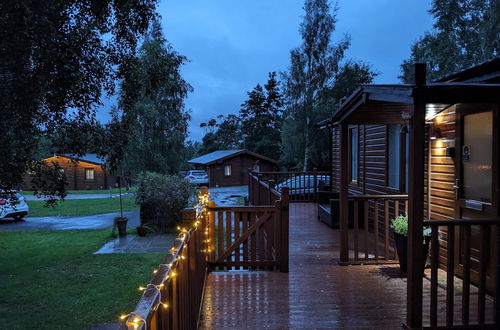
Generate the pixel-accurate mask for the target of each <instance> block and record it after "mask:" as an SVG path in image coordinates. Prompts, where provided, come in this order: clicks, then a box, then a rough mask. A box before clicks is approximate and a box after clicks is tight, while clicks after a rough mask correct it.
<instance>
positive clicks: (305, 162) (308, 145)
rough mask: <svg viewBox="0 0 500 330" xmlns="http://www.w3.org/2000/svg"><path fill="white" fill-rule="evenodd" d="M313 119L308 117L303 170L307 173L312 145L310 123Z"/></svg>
mask: <svg viewBox="0 0 500 330" xmlns="http://www.w3.org/2000/svg"><path fill="white" fill-rule="evenodd" d="M310 121H311V119H310V118H309V115H308V116H307V117H306V132H305V134H304V143H305V146H304V166H303V168H302V170H303V171H304V172H305V171H307V168H308V167H309V149H310V145H311V141H309V140H310V136H309V123H310Z"/></svg>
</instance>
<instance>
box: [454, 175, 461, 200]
mask: <svg viewBox="0 0 500 330" xmlns="http://www.w3.org/2000/svg"><path fill="white" fill-rule="evenodd" d="M453 189H454V190H455V200H458V199H459V198H460V179H456V180H455V185H454V186H453Z"/></svg>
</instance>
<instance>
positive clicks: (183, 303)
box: [123, 59, 500, 329]
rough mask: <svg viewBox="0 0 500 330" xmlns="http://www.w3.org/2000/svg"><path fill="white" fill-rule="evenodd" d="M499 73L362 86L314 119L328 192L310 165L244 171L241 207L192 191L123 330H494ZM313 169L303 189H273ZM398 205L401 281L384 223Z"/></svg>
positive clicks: (499, 225) (497, 320)
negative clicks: (323, 133) (326, 160)
mask: <svg viewBox="0 0 500 330" xmlns="http://www.w3.org/2000/svg"><path fill="white" fill-rule="evenodd" d="M499 78H500V60H498V59H497V60H494V61H492V62H489V63H485V64H483V65H480V66H477V67H475V68H471V69H469V70H465V71H463V72H461V73H457V74H455V75H452V76H449V77H447V78H444V79H442V80H439V81H436V82H427V81H426V74H425V66H422V65H416V66H415V83H414V84H412V85H368V86H361V87H360V88H359V89H358V90H357V91H355V92H354V93H353V94H352V95H351V96H350V97H349V98H347V99H346V101H345V102H344V103H343V104H342V105H341V106H340V108H339V109H338V111H336V112H335V113H334V114H333V116H332V118H331V119H330V120H328V121H325V122H322V123H321V125H322V126H323V127H324V128H327V129H329V131H330V133H331V137H332V139H331V150H332V153H331V155H332V173H331V180H330V181H329V183H330V184H329V185H330V187H329V190H328V189H325V188H326V187H321V186H319V185H316V182H319V181H321V180H320V179H319V176H322V175H323V174H321V173H317V172H316V171H314V172H310V173H309V172H302V173H300V172H265V173H255V172H252V173H249V174H248V181H249V201H250V205H249V206H219V205H215V204H214V203H213V202H211V201H210V200H209V199H210V197H209V195H208V189H206V188H202V190H201V192H200V196H199V203H198V205H197V206H196V209H195V210H192V209H190V210H185V211H184V220H185V223H184V224H183V225H182V227H180V228H181V229H180V233H179V237H178V239H177V240H176V243H175V246H174V247H173V248H172V250H171V254H168V255H167V256H166V257H165V259H164V260H163V262H162V264H161V265H160V267H159V269H158V270H157V271H156V272H155V274H154V276H153V278H152V280H151V282H150V283H149V284H148V285H147V286H146V287H145V290H144V293H143V295H142V297H141V299H140V301H139V303H138V304H137V307H136V309H135V310H134V312H132V313H131V314H128V315H124V316H123V319H124V320H125V322H126V325H127V327H128V329H195V328H199V329H260V328H273V329H282V328H285V329H287V328H332V329H348V328H353V329H359V328H367V329H401V328H404V329H499V328H500V276H499V274H500V261H499V247H500V245H499V237H500V233H499V231H500V214H499V212H500V210H499V207H498V203H499V198H500V194H499V191H500V189H499V188H500V176H499V175H498V173H499V170H498V169H499V161H500V159H499V157H500V156H499V154H500V153H499V151H500V145H499V144H500V129H499V127H500V125H499V124H500V84H499V83H498V82H499V80H498V79H499ZM311 176H312V177H313V182H315V184H314V185H313V186H311V187H310V188H308V190H305V189H304V191H303V194H302V195H300V194H296V195H295V196H293V198H292V194H290V191H289V188H288V187H283V188H281V189H280V190H278V189H276V187H277V186H276V182H281V181H282V180H281V178H296V179H297V180H303V179H304V178H308V177H311ZM298 182H299V181H298ZM292 188H293V187H292ZM299 195H300V196H299ZM325 203H326V205H327V207H323V208H319V207H318V206H317V204H325ZM327 211H328V212H327ZM322 212H323V217H324V213H329V214H330V216H333V215H335V214H336V216H337V219H338V229H337V228H331V227H329V226H327V225H325V224H324V223H322V222H321V221H318V217H321V216H322ZM403 212H407V213H408V218H409V221H408V224H409V225H408V241H407V244H406V245H405V246H406V247H407V254H406V256H407V259H408V269H407V271H406V272H401V271H400V270H399V266H398V255H397V254H396V251H395V246H394V245H395V244H394V240H393V236H392V233H391V229H390V219H391V218H393V217H394V216H395V215H397V214H401V213H403ZM323 220H324V222H327V223H328V224H329V225H331V226H333V227H335V223H333V221H332V220H331V219H330V220H328V219H323ZM424 227H428V228H430V255H429V257H428V258H426V256H425V253H424V250H423V248H422V246H423V242H424V233H423V229H424ZM424 267H425V269H424ZM214 270H215V272H214Z"/></svg>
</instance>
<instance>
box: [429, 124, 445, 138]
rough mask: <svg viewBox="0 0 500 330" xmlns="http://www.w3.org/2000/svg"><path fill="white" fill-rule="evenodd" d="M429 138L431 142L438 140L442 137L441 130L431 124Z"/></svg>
mask: <svg viewBox="0 0 500 330" xmlns="http://www.w3.org/2000/svg"><path fill="white" fill-rule="evenodd" d="M429 137H430V139H431V140H436V139H440V138H441V137H442V135H441V129H440V128H439V127H436V125H433V124H431V125H430V130H429Z"/></svg>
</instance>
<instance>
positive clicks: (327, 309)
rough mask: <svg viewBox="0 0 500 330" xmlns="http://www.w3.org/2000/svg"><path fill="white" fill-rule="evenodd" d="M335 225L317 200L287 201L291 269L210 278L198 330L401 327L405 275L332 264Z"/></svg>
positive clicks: (335, 255) (390, 268)
mask: <svg viewBox="0 0 500 330" xmlns="http://www.w3.org/2000/svg"><path fill="white" fill-rule="evenodd" d="M338 251H339V239H338V231H336V230H332V229H330V228H329V227H327V226H326V225H324V224H323V223H321V222H319V221H318V220H317V219H316V205H315V204H291V205H290V272H289V273H279V272H264V271H261V272H259V271H254V272H248V271H238V272H219V273H215V272H214V273H211V274H210V275H209V277H208V284H207V289H206V292H205V300H204V306H203V316H202V321H201V329H286V328H330V329H345V328H366V329H401V324H402V322H403V321H404V318H405V313H406V295H405V292H406V279H401V278H400V277H399V270H398V268H397V267H395V266H380V267H379V266H348V267H341V266H339V265H338V264H337V261H338V258H339V255H338Z"/></svg>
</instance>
